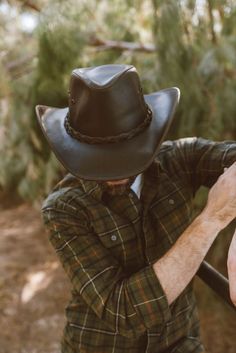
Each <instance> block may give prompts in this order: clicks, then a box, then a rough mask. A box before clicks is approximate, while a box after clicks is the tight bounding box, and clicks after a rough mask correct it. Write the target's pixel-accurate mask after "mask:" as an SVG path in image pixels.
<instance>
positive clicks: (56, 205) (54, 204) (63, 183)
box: [42, 174, 84, 211]
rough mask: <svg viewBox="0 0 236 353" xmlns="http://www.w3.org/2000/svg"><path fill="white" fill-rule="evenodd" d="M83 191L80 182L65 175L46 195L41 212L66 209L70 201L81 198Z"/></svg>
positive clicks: (70, 175)
mask: <svg viewBox="0 0 236 353" xmlns="http://www.w3.org/2000/svg"><path fill="white" fill-rule="evenodd" d="M83 194H84V191H83V188H82V186H81V183H80V180H79V179H77V178H76V177H75V176H73V175H72V174H67V175H65V177H64V178H63V179H62V180H60V181H59V182H58V183H57V184H56V186H55V187H54V188H53V189H52V191H51V192H50V193H49V194H48V196H47V197H46V198H45V200H44V201H43V204H42V211H43V210H45V209H49V208H52V209H60V208H61V209H63V208H67V207H68V205H69V204H70V200H72V199H78V200H79V199H80V198H81V197H83Z"/></svg>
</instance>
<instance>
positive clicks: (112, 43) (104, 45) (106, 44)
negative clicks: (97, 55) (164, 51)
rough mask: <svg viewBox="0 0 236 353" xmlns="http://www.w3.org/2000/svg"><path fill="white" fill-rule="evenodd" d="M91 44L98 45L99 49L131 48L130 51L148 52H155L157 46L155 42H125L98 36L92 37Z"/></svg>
mask: <svg viewBox="0 0 236 353" xmlns="http://www.w3.org/2000/svg"><path fill="white" fill-rule="evenodd" d="M88 44H89V45H91V46H94V47H98V48H99V50H110V49H113V50H130V51H142V52H146V53H153V52H155V46H154V45H153V44H140V43H134V42H124V41H117V40H105V39H100V38H97V37H91V38H90V40H89V42H88Z"/></svg>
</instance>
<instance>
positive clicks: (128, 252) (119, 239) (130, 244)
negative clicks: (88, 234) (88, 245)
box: [97, 226, 138, 265]
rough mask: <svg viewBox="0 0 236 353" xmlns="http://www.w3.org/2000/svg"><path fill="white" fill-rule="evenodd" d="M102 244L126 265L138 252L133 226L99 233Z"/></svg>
mask: <svg viewBox="0 0 236 353" xmlns="http://www.w3.org/2000/svg"><path fill="white" fill-rule="evenodd" d="M97 236H98V237H99V240H100V242H101V243H102V244H103V246H105V247H106V248H107V249H109V250H110V252H111V253H112V255H114V256H115V257H116V259H117V260H118V261H119V262H120V263H122V264H123V265H126V264H127V262H129V260H130V258H131V257H132V256H133V253H134V252H137V248H138V241H137V235H136V232H135V231H134V229H133V228H132V226H124V227H120V228H119V229H112V230H110V231H107V232H104V233H98V234H97Z"/></svg>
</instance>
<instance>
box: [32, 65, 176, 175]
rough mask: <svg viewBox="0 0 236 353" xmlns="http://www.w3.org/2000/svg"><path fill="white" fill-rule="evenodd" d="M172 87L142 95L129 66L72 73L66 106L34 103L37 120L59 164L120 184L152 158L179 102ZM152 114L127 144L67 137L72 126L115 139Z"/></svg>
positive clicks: (143, 168)
mask: <svg viewBox="0 0 236 353" xmlns="http://www.w3.org/2000/svg"><path fill="white" fill-rule="evenodd" d="M179 96H180V91H179V89H178V88H176V87H172V88H168V89H164V90H161V91H158V92H154V93H151V94H147V95H143V93H142V88H141V85H140V80H139V76H138V74H137V71H136V69H135V67H133V66H131V65H102V66H98V67H92V68H82V69H76V70H73V72H72V74H71V81H70V96H69V107H66V108H63V109H61V108H53V107H48V106H42V105H39V106H37V107H36V113H37V117H38V120H39V123H40V126H41V128H42V131H43V132H44V135H45V137H46V138H47V140H48V142H49V144H50V146H51V148H52V150H53V151H54V153H55V155H56V156H57V158H58V160H59V161H60V162H61V163H62V164H63V166H64V167H65V168H66V169H67V170H68V171H69V172H71V173H72V174H73V175H75V176H76V177H79V178H82V179H87V180H119V179H125V178H128V177H130V176H133V175H137V174H139V173H141V172H142V171H143V170H145V169H146V168H147V167H148V166H149V165H150V164H151V163H152V161H153V159H154V158H155V155H156V153H157V151H158V147H159V146H160V144H161V143H162V141H163V139H164V137H165V135H166V133H167V131H168V129H169V126H170V124H171V122H172V119H173V116H174V112H175V109H176V107H177V104H178V101H179ZM146 105H148V107H149V109H150V110H151V111H152V119H151V122H150V124H149V125H148V126H147V127H146V128H145V129H144V130H143V131H142V132H140V133H139V134H137V135H136V136H134V137H132V138H131V139H129V140H124V141H119V142H115V143H101V144H89V143H85V142H82V141H80V140H78V139H76V138H73V137H72V136H70V135H69V134H68V133H67V131H66V129H65V126H64V122H65V117H66V115H67V114H68V112H69V120H70V124H71V126H72V127H73V128H74V129H75V130H77V131H79V132H81V133H82V134H85V135H88V136H92V137H97V136H100V137H107V136H110V135H119V134H121V133H124V132H129V131H130V130H132V129H134V128H136V127H137V126H138V125H139V124H141V123H142V122H143V121H144V119H145V116H146V114H147V106H146Z"/></svg>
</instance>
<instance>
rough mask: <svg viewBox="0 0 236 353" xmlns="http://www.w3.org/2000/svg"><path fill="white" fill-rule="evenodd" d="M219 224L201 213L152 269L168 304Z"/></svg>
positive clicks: (193, 270)
mask: <svg viewBox="0 0 236 353" xmlns="http://www.w3.org/2000/svg"><path fill="white" fill-rule="evenodd" d="M220 230H221V227H220V225H219V224H217V223H216V222H212V221H209V220H208V219H207V217H206V216H205V215H204V213H201V214H200V215H199V216H198V217H197V218H196V219H195V220H194V221H193V222H192V223H191V224H190V225H189V227H188V228H187V229H186V230H185V231H184V233H183V234H182V235H181V236H180V238H179V239H178V240H177V242H176V243H175V244H174V245H173V247H172V248H171V249H170V250H169V251H168V252H167V253H166V254H165V255H164V256H163V257H162V258H161V259H159V260H158V261H157V262H155V263H154V264H153V269H154V271H155V273H156V276H157V277H158V279H159V281H160V283H161V285H162V288H163V289H164V291H165V293H166V296H167V300H168V303H169V304H171V303H172V302H173V301H174V300H175V299H176V298H177V297H178V296H179V295H180V294H181V292H182V291H183V290H184V288H185V287H186V286H187V285H188V284H189V282H190V281H191V279H192V278H193V277H194V275H195V274H196V272H197V270H198V268H199V266H200V264H201V262H202V261H203V259H204V257H205V255H206V253H207V251H208V250H209V248H210V246H211V245H212V243H213V241H214V240H215V238H216V236H217V234H218V233H219V231H220Z"/></svg>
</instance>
